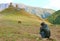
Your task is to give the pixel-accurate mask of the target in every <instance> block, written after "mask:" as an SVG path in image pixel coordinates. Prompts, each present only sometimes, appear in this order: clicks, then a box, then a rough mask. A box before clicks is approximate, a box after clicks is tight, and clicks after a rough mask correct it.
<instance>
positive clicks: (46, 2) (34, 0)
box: [0, 0, 60, 10]
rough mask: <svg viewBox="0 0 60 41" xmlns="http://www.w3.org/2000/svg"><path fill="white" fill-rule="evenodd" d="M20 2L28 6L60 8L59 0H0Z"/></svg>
mask: <svg viewBox="0 0 60 41" xmlns="http://www.w3.org/2000/svg"><path fill="white" fill-rule="evenodd" d="M10 2H13V3H22V4H25V5H28V6H33V7H41V8H49V9H54V10H60V0H0V3H10Z"/></svg>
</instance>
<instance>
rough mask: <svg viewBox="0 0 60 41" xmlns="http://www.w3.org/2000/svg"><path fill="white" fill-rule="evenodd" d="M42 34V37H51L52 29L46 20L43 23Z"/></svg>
mask: <svg viewBox="0 0 60 41" xmlns="http://www.w3.org/2000/svg"><path fill="white" fill-rule="evenodd" d="M40 34H41V36H42V38H50V29H49V28H48V26H47V24H45V23H44V22H43V23H41V28H40Z"/></svg>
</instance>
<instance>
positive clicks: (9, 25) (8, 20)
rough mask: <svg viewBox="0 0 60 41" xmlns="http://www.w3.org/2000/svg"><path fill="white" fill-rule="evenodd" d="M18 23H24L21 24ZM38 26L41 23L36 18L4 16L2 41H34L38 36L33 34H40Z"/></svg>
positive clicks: (0, 32)
mask: <svg viewBox="0 0 60 41" xmlns="http://www.w3.org/2000/svg"><path fill="white" fill-rule="evenodd" d="M2 15H3V14H2ZM18 21H21V22H22V23H21V24H19V23H18ZM38 26H39V22H38V20H36V19H34V18H30V17H27V16H21V15H13V14H11V15H3V16H1V18H0V40H1V41H20V40H21V41H23V40H24V39H25V38H26V39H27V40H28V39H30V40H32V41H34V40H36V38H37V36H35V35H32V34H38V33H39V30H38V29H39V27H38ZM36 28H37V29H36ZM30 33H31V34H30Z"/></svg>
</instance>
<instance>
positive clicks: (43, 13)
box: [0, 3, 55, 18]
mask: <svg viewBox="0 0 60 41" xmlns="http://www.w3.org/2000/svg"><path fill="white" fill-rule="evenodd" d="M9 5H10V4H8V3H6V4H0V11H2V10H4V9H6V8H8V7H9ZM12 5H13V6H14V7H15V5H18V9H19V8H24V9H25V11H27V12H29V13H30V14H34V15H37V16H38V17H40V18H47V17H48V16H50V15H51V14H52V13H54V12H55V11H54V10H52V9H44V8H38V7H30V6H26V5H24V4H15V3H13V4H12Z"/></svg>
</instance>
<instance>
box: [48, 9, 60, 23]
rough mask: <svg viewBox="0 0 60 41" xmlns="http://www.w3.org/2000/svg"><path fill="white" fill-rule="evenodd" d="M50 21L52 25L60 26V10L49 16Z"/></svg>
mask: <svg viewBox="0 0 60 41" xmlns="http://www.w3.org/2000/svg"><path fill="white" fill-rule="evenodd" d="M48 21H49V22H50V23H52V24H60V10H58V11H56V12H55V13H53V14H52V15H51V16H49V17H48Z"/></svg>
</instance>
